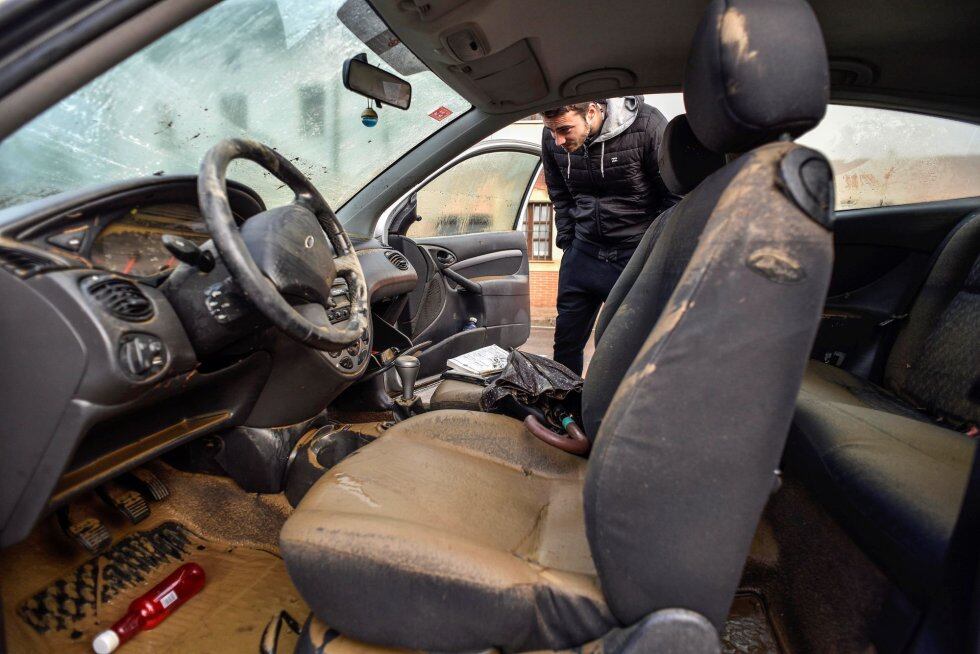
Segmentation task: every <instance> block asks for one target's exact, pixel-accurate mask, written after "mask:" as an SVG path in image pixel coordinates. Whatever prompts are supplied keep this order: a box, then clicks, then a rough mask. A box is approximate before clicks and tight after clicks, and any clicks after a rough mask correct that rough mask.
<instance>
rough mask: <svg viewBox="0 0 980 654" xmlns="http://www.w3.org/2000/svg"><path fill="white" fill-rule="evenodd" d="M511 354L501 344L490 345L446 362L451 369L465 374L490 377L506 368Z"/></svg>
mask: <svg viewBox="0 0 980 654" xmlns="http://www.w3.org/2000/svg"><path fill="white" fill-rule="evenodd" d="M509 356H510V354H509V353H508V352H507V350H504V349H503V348H501V347H500V346H499V345H488V346H486V347H481V348H480V349H479V350H473V351H472V352H467V353H466V354H461V355H459V356H458V357H453V358H452V359H450V360H449V361H447V362H446V363H447V364H448V365H449V369H450V370H455V371H456V372H458V373H462V374H464V375H473V376H475V377H488V376H490V375H493V374H496V373H498V372H500V371H501V370H503V369H504V366H506V365H507V358H508V357H509Z"/></svg>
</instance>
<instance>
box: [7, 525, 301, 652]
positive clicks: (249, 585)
mask: <svg viewBox="0 0 980 654" xmlns="http://www.w3.org/2000/svg"><path fill="white" fill-rule="evenodd" d="M189 561H194V562H196V563H198V564H199V565H200V566H201V567H202V568H204V571H205V574H206V575H207V581H206V583H205V586H204V589H203V590H202V591H201V592H200V594H198V595H197V596H195V597H194V598H192V599H191V600H190V601H188V602H187V604H185V605H184V606H182V607H181V608H180V610H178V611H176V612H175V613H174V614H173V615H171V616H170V617H169V618H167V620H165V621H164V622H163V623H162V624H161V625H160V626H158V627H157V628H156V629H153V630H150V631H147V632H144V633H141V634H139V635H138V636H137V637H136V638H135V639H133V640H132V641H131V642H130V643H128V644H127V645H126V651H127V652H134V653H135V652H218V651H226V652H244V651H256V650H257V649H258V646H259V641H260V638H261V635H262V630H263V629H264V628H265V625H266V624H267V623H268V622H269V620H270V618H272V617H274V616H275V615H277V614H278V613H279V611H281V610H286V611H288V612H289V613H290V614H292V615H306V613H307V608H306V606H305V604H304V603H303V601H302V600H301V599H300V597H299V594H298V593H297V592H296V591H295V589H294V588H293V585H292V583H291V582H290V581H289V578H288V576H287V574H286V569H285V566H284V565H283V562H282V560H281V559H280V558H279V557H278V556H276V555H275V554H273V553H270V552H266V551H263V550H258V549H253V548H248V547H240V546H235V545H229V544H227V543H222V542H214V541H208V540H205V539H203V538H201V537H200V536H198V535H197V534H195V533H193V532H191V531H190V530H189V529H187V528H186V527H184V526H183V525H181V524H179V523H177V522H173V521H168V522H165V523H163V524H161V525H158V526H157V527H154V528H152V529H149V530H145V531H137V532H135V533H132V534H130V535H128V536H125V537H124V538H121V539H119V540H118V541H117V542H116V543H115V544H114V545H113V546H112V547H111V548H110V549H109V550H108V551H106V552H104V553H103V554H100V555H99V556H95V557H93V558H91V559H89V560H87V561H85V562H84V563H82V564H81V565H80V566H78V567H76V568H75V569H73V570H70V571H68V572H67V573H66V574H64V575H62V576H60V577H58V578H57V579H55V580H53V581H52V582H51V583H49V584H48V585H46V586H45V587H43V588H41V589H38V590H37V591H36V592H34V593H32V594H31V595H30V596H29V597H27V598H26V599H24V600H22V601H20V602H18V603H16V604H15V605H14V606H12V607H11V608H13V612H14V613H15V615H13V616H11V615H9V613H8V616H7V618H6V620H5V622H6V628H7V637H8V645H9V646H10V649H11V651H17V652H20V651H31V652H49V651H50V652H55V651H57V652H90V651H91V642H92V639H93V638H94V637H95V635H96V634H98V633H99V632H100V631H102V630H104V629H106V628H108V627H109V626H110V625H111V624H112V623H113V622H115V621H116V620H117V619H118V618H119V617H121V616H122V615H123V613H125V611H126V608H127V607H128V605H129V603H130V602H132V600H134V599H135V598H136V597H138V596H140V595H142V594H143V593H145V592H146V591H147V590H149V589H150V588H152V587H153V586H154V585H155V584H157V583H159V581H161V580H162V579H163V578H164V577H166V576H167V575H168V574H169V573H170V572H172V571H173V570H174V569H176V568H177V567H178V566H180V565H182V564H183V563H187V562H189ZM9 599H12V598H5V602H4V604H5V606H4V608H5V610H6V609H7V607H8V605H7V600H9ZM285 651H289V650H288V649H287V650H285Z"/></svg>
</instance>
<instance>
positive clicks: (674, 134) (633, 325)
mask: <svg viewBox="0 0 980 654" xmlns="http://www.w3.org/2000/svg"><path fill="white" fill-rule="evenodd" d="M658 159H659V162H660V174H661V176H662V178H663V180H664V183H665V184H666V185H667V188H668V189H669V190H670V192H671V193H675V194H677V195H686V194H687V193H688V192H690V191H691V190H693V189H694V188H695V187H696V186H697V185H698V184H699V183H700V182H702V181H703V180H704V179H705V178H707V177H708V175H710V174H711V173H713V172H714V171H716V170H718V169H720V168H721V167H722V166H724V165H725V155H723V154H720V153H717V152H712V151H710V150H708V149H707V148H705V147H704V146H703V145H701V143H700V141H698V140H697V137H696V136H695V135H694V132H692V131H691V128H690V125H689V124H688V122H687V117H686V116H684V115H683V114H681V115H680V116H676V117H675V118H674V119H673V120H671V121H670V122H669V123H668V124H667V128H666V129H665V130H664V138H663V141H662V145H661V149H660V154H659V157H658ZM698 202H699V203H700V204H701V206H700V207H698V208H688V209H686V210H685V213H684V216H685V217H684V220H683V221H680V220H675V219H673V218H672V215H673V212H674V207H671V208H670V209H668V210H667V211H665V212H664V213H662V214H660V216H659V217H658V218H657V219H656V220H655V221H654V222H653V224H652V225H650V227H649V228H648V229H647V232H646V234H644V235H643V239H642V240H641V241H640V243H639V245H638V246H637V248H636V251H635V252H634V253H633V256H632V258H631V259H630V261H629V263H628V264H627V265H626V267H625V268H624V269H623V272H622V274H621V275H620V276H619V279H618V280H616V284H615V285H614V286H613V289H612V291H610V293H609V297H608V298H607V299H606V302H605V304H604V305H603V307H602V312H601V313H600V314H599V319H598V320H597V321H596V328H595V342H596V344H597V347H596V351H595V354H594V355H593V357H592V361H591V362H590V363H589V373H588V376H587V377H586V382H585V386H584V388H583V393H582V424H583V429H584V430H585V433H586V435H588V436H589V438H591V439H593V440H594V439H595V435H596V433H598V431H599V423H600V422H601V421H602V416H603V415H604V414H605V412H606V409H607V408H608V407H609V402H611V401H612V397H613V394H614V393H615V392H616V388H617V387H618V386H619V382H620V381H621V380H622V379H623V376H624V375H625V374H626V370H627V368H629V366H630V363H632V362H633V359H634V358H635V357H636V353H637V352H639V351H640V348H641V347H642V346H643V342H644V341H645V340H646V337H647V335H648V334H649V333H650V329H651V326H652V325H653V324H654V323H655V322H656V320H657V318H658V317H659V316H660V313H661V312H662V311H663V310H664V307H665V306H667V300H668V299H670V295H671V293H673V291H674V287H675V286H677V282H678V281H680V278H681V275H682V274H683V273H684V269H685V267H686V266H687V263H688V261H690V259H691V254H692V253H693V252H694V248H695V246H697V243H698V235H699V234H700V233H701V230H702V229H703V228H704V223H705V221H706V220H707V219H708V216H709V215H710V213H711V211H710V210H711V205H709V204H705V203H707V202H710V200H709V198H708V197H707V196H704V195H702V196H701V197H700V198H699V200H698ZM627 298H628V299H629V300H628V301H627ZM614 317H615V318H616V328H615V329H614V330H612V338H610V339H609V341H608V342H607V343H606V344H605V345H604V346H601V347H600V346H599V344H600V342H601V340H602V337H603V335H604V334H605V332H606V328H607V327H608V326H609V324H610V322H612V320H613V318H614Z"/></svg>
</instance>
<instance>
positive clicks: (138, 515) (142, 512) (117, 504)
mask: <svg viewBox="0 0 980 654" xmlns="http://www.w3.org/2000/svg"><path fill="white" fill-rule="evenodd" d="M95 492H96V493H98V495H99V497H100V498H102V501H103V502H105V503H106V504H108V505H109V506H111V507H112V508H114V509H115V510H116V511H119V513H121V514H122V515H123V517H125V518H126V519H127V520H129V521H130V522H132V523H133V524H134V525H135V524H136V523H138V522H142V521H144V520H146V519H147V518H149V517H150V507H149V506H147V504H146V500H144V499H143V496H142V495H140V494H139V493H138V492H136V491H134V490H121V489H119V488H114V487H112V486H110V485H106V486H100V487H99V488H98V490H96V491H95Z"/></svg>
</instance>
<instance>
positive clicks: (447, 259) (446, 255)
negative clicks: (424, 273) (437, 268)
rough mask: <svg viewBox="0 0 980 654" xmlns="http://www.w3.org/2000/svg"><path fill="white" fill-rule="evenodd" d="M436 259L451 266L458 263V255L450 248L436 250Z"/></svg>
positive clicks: (443, 264)
mask: <svg viewBox="0 0 980 654" xmlns="http://www.w3.org/2000/svg"><path fill="white" fill-rule="evenodd" d="M436 261H438V262H439V264H440V265H442V266H451V265H453V264H454V263H456V255H454V254H453V253H452V252H450V251H449V250H436Z"/></svg>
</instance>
